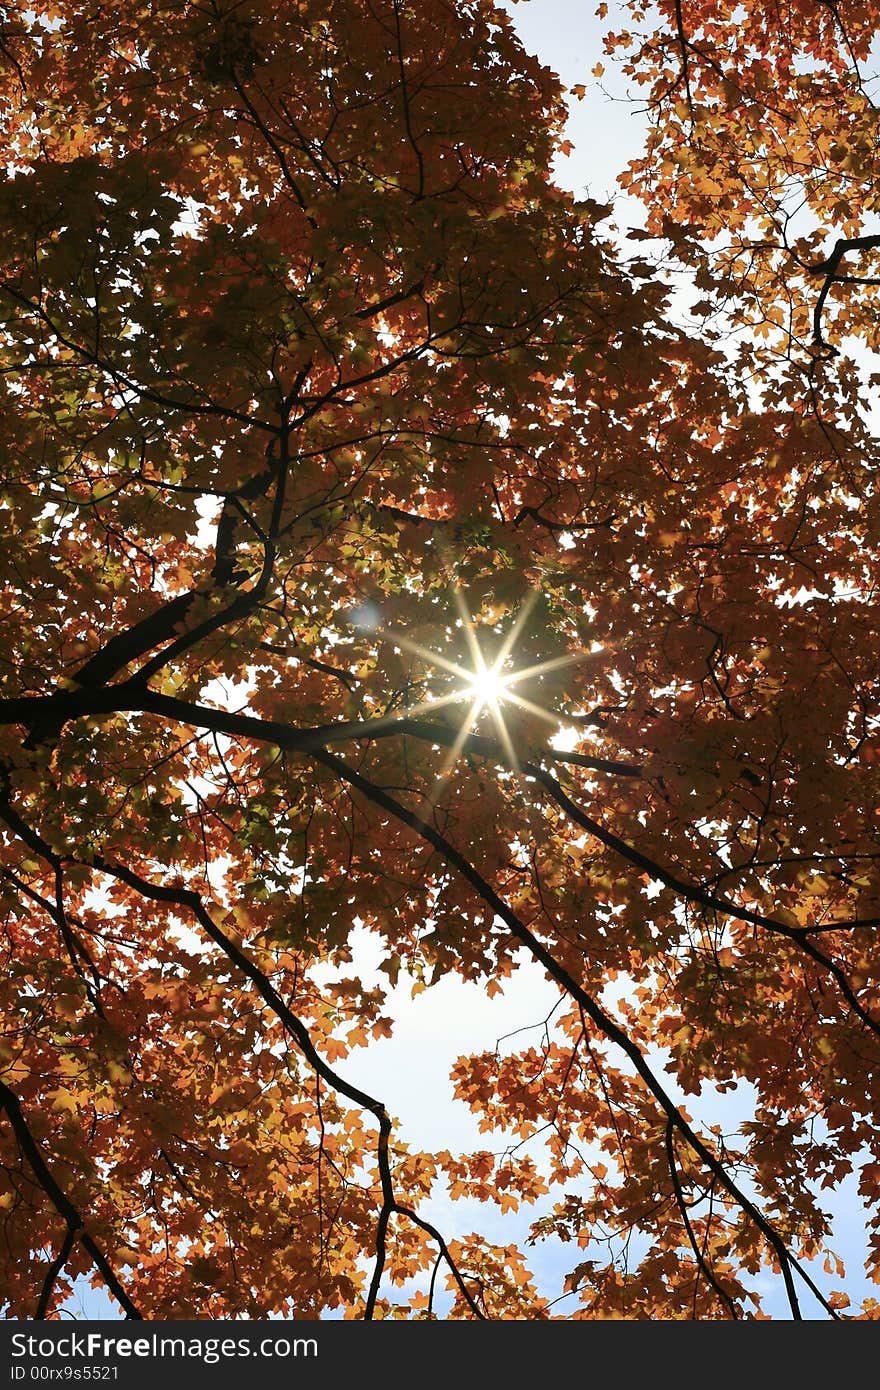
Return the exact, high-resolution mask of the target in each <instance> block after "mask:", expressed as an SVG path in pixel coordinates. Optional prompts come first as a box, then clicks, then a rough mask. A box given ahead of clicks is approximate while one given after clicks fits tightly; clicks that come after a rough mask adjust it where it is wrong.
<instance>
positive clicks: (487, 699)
mask: <svg viewBox="0 0 880 1390" xmlns="http://www.w3.org/2000/svg"><path fill="white" fill-rule="evenodd" d="M454 597H455V605H456V608H457V610H458V617H459V620H460V626H461V630H462V633H463V636H464V640H465V643H466V645H467V653H468V658H469V664H468V665H463V664H462V663H461V662H460V661H454V660H452V658H451V657H449V656H446V655H445V654H444V653H443V652H438V651H434V650H433V649H432V648H430V647H424V646H422V645H420V644H419V643H418V642H414V641H412V640H411V639H410V638H408V637H407V636H406V635H405V634H404V633H400V632H394V633H392V634H389V639H390V640H391V641H393V643H394V645H395V646H397V647H400V648H402V649H403V650H404V651H410V652H412V653H413V654H414V655H415V656H418V657H419V658H420V659H421V660H422V661H423V662H425V663H426V664H427V665H429V666H433V667H434V668H435V669H437V670H439V671H443V672H445V673H447V674H448V675H450V676H453V677H454V678H455V685H454V686H453V688H452V689H451V690H449V691H448V692H447V693H446V694H443V695H437V696H432V697H429V698H427V699H425V700H422V701H420V702H419V703H418V704H415V705H409V706H407V707H406V708H405V709H403V710H400V711H398V712H397V714H396V715H395V716H393V720H392V719H389V721H388V722H394V721H397V720H407V719H414V718H417V717H418V716H420V715H426V714H427V715H430V714H433V713H434V712H436V711H438V710H440V709H443V708H448V707H449V706H454V705H464V706H465V707H466V708H465V710H464V713H463V715H462V718H461V722H460V723H459V725H458V728H457V730H456V734H455V738H454V739H453V741H452V744H451V745H450V747H449V749H448V752H447V754H446V757H445V758H444V760H443V764H442V766H441V768H440V770H439V772H438V774H437V782H436V784H435V789H434V793H433V795H432V796H431V798H430V803H431V804H432V805H433V804H435V803H436V801H437V799H438V797H439V796H440V794H441V792H442V789H443V786H444V784H445V782H446V779H447V778H448V777H449V775H450V773H451V772H452V770H453V768H454V766H455V764H456V763H457V762H458V760H459V758H460V757H461V756H462V753H463V752H464V751H465V746H466V744H467V741H468V739H469V738H470V736H471V734H473V733H474V731H475V729H476V728H477V726H478V724H480V722H481V721H483V720H484V719H485V718H486V717H488V719H489V720H490V721H491V725H492V727H493V730H494V733H495V737H496V738H497V741H498V743H499V744H500V747H501V750H502V751H503V754H504V761H505V763H506V764H507V765H508V766H509V767H510V768H511V769H512V770H513V771H514V772H518V771H519V759H518V757H517V753H516V749H515V748H514V746H513V740H512V739H511V735H510V730H509V729H508V726H507V722H506V720H505V706H515V707H517V708H519V709H522V710H525V711H527V712H528V713H529V714H532V715H536V716H537V717H538V718H539V719H543V720H544V721H545V722H546V723H548V724H550V725H552V726H553V727H554V728H557V727H558V726H559V715H558V714H556V713H554V712H553V711H552V710H548V709H545V708H543V707H542V706H541V705H539V704H536V703H535V702H534V701H533V700H529V699H527V698H526V697H525V696H524V695H522V694H521V693H520V692H519V691H518V690H517V689H516V687H517V686H518V685H520V684H521V683H522V682H523V681H525V680H529V679H533V678H535V677H537V676H541V675H544V674H545V673H546V672H549V671H553V670H557V669H559V668H560V667H562V666H570V665H572V664H573V663H575V662H578V661H581V660H583V656H582V654H580V653H577V654H569V655H566V656H560V657H554V658H552V659H551V660H549V661H541V662H537V663H535V664H533V665H530V666H524V667H517V666H516V665H515V655H516V645H517V642H518V641H519V639H520V636H521V634H522V631H523V628H524V626H525V624H526V622H527V621H528V618H529V614H530V613H531V611H532V609H533V608H534V605H535V603H536V602H537V600H538V597H539V595H538V594H537V593H532V594H531V595H530V596H529V598H528V599H527V600H526V602H525V603H524V604H523V605H522V607H521V608H520V610H519V613H518V614H517V617H516V620H515V622H514V623H513V625H512V627H511V628H510V630H509V632H508V633H507V634H506V636H505V637H504V639H503V641H502V643H501V646H500V648H498V649H497V650H496V651H495V652H494V654H493V655H492V657H491V658H490V657H489V655H488V653H489V647H490V643H489V642H485V644H483V643H481V639H480V629H479V627H478V626H477V624H476V623H475V621H474V619H473V617H472V616H471V614H470V612H469V611H468V607H467V603H466V601H465V598H464V595H463V594H462V593H461V591H460V590H456V591H455V595H454ZM492 645H494V638H493V642H492Z"/></svg>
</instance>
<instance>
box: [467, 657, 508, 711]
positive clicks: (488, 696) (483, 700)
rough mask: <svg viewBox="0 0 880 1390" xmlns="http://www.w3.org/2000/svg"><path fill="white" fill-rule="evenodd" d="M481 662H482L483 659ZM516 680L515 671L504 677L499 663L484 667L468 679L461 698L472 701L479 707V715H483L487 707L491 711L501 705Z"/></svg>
mask: <svg viewBox="0 0 880 1390" xmlns="http://www.w3.org/2000/svg"><path fill="white" fill-rule="evenodd" d="M480 660H481V661H482V658H480ZM516 678H517V677H516V672H515V671H514V672H511V673H509V674H508V675H506V676H503V675H502V674H501V671H500V669H499V663H498V662H495V664H494V665H493V666H486V665H482V669H478V670H476V671H474V672H472V673H471V674H470V675H468V676H467V677H466V680H465V685H464V687H463V689H462V692H461V698H462V699H464V700H472V701H473V702H474V703H475V704H477V705H479V711H478V713H481V712H482V711H483V710H484V709H485V708H486V707H487V706H488V707H489V708H490V709H491V708H492V706H494V705H498V704H500V702H501V701H502V700H503V699H504V698H505V696H506V695H507V693H508V687H509V686H510V685H511V684H512V683H513V682H514V681H515V680H516Z"/></svg>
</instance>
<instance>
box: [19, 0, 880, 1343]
mask: <svg viewBox="0 0 880 1390" xmlns="http://www.w3.org/2000/svg"><path fill="white" fill-rule="evenodd" d="M603 8H604V7H603ZM629 9H630V10H631V12H632V14H631V19H630V20H627V23H630V25H631V27H630V28H629V29H627V30H626V31H624V30H622V29H621V28H620V22H618V23H617V24H616V25H615V33H614V34H612V35H610V36H609V38H608V40H607V48H608V51H609V54H610V55H611V58H610V61H614V62H620V63H622V64H623V67H624V71H625V73H626V74H627V75H628V77H629V79H630V80H631V81H632V82H633V84H635V85H636V86H637V87H639V88H640V90H641V91H642V92H643V93H644V95H645V98H646V104H647V109H648V113H649V131H648V143H647V147H646V151H645V156H644V159H643V160H640V161H636V163H634V164H633V165H632V166H631V167H630V168H629V169H628V170H626V171H622V173H623V183H624V185H625V186H626V187H628V188H630V189H631V190H632V191H634V192H636V193H637V194H638V195H639V196H640V197H641V198H642V199H643V200H644V202H645V205H646V222H645V228H644V231H641V232H636V233H634V234H632V236H631V240H630V241H629V242H623V243H621V242H620V240H619V239H615V237H614V234H613V229H612V228H611V224H610V223H609V220H608V219H609V214H610V211H611V210H610V208H609V207H608V206H606V205H601V204H599V203H597V202H595V201H593V200H591V199H589V198H585V199H580V200H579V199H576V198H575V197H573V196H571V195H570V194H569V193H567V192H565V191H564V190H562V189H561V188H560V187H558V186H557V185H556V183H555V182H554V180H553V177H552V174H551V167H552V161H553V159H554V155H555V154H556V153H558V151H559V149H560V147H561V146H562V144H563V141H564V130H563V128H564V123H565V117H566V105H565V96H566V93H565V92H564V90H563V88H562V87H561V85H560V83H559V81H558V80H557V79H556V78H555V77H554V75H553V74H552V73H551V72H549V71H548V70H547V69H546V68H544V67H542V66H541V65H540V64H539V63H538V62H537V61H536V60H535V59H534V58H532V57H530V56H529V55H528V54H527V53H526V52H525V51H524V49H523V47H522V45H521V44H520V42H519V40H518V39H517V37H516V33H515V30H514V28H513V25H512V22H511V20H510V18H509V16H508V15H507V14H506V13H504V12H503V11H501V10H498V9H496V8H495V7H494V6H493V5H492V4H491V3H489V0H456V2H455V3H453V0H344V3H343V0H323V3H321V4H318V3H316V0H297V3H296V4H294V3H293V2H292V0H273V3H271V4H270V3H268V0H237V3H234V2H233V0H206V3H199V4H196V3H188V2H187V0H163V2H162V3H159V4H156V3H151V4H149V5H148V4H145V3H142V0H132V3H131V4H130V5H128V6H126V7H124V8H122V9H117V10H114V11H113V12H112V13H111V12H110V11H109V10H108V9H107V7H105V6H103V5H100V4H97V3H94V0H88V3H86V0H57V2H56V0H49V3H46V4H44V5H40V6H36V7H32V6H31V5H30V4H27V5H25V4H23V3H21V0H10V3H9V4H8V5H7V7H6V9H5V10H4V18H3V27H2V31H0V53H2V65H3V66H2V85H0V123H2V129H3V136H4V138H5V143H6V149H7V163H6V166H5V172H4V173H3V175H2V178H0V228H2V236H0V358H2V387H0V390H2V395H3V416H2V431H3V449H2V454H0V485H2V499H3V500H2V519H3V523H4V525H3V544H2V547H0V584H2V594H3V600H2V605H0V633H2V642H0V685H2V692H0V829H2V835H0V915H2V922H3V931H2V936H0V953H2V961H3V967H4V968H3V972H2V977H0V996H2V1009H0V1017H2V1034H0V1107H2V1110H3V1112H4V1113H3V1123H2V1126H0V1213H2V1229H3V1247H2V1255H0V1266H2V1297H3V1299H4V1300H5V1306H6V1313H7V1316H11V1317H21V1318H34V1317H36V1318H43V1317H52V1316H57V1315H58V1310H59V1307H60V1306H61V1305H62V1303H63V1301H64V1299H65V1297H66V1296H67V1295H68V1294H69V1292H70V1290H71V1287H72V1282H73V1281H74V1280H75V1279H77V1278H78V1277H88V1278H90V1279H92V1280H93V1281H94V1282H95V1283H96V1284H100V1285H102V1286H103V1287H104V1288H106V1289H107V1290H108V1292H109V1293H110V1295H111V1296H112V1298H113V1299H114V1300H115V1301H116V1303H117V1304H118V1305H119V1307H120V1310H121V1312H122V1313H123V1314H125V1315H126V1316H128V1317H132V1318H135V1317H146V1318H166V1319H167V1318H193V1317H195V1318H232V1317H251V1318H258V1317H266V1316H268V1315H269V1314H273V1315H274V1314H278V1315H281V1316H285V1317H296V1318H316V1317H320V1316H322V1315H326V1314H327V1313H329V1312H339V1311H341V1312H342V1313H343V1314H344V1315H345V1316H348V1317H352V1318H367V1319H370V1318H378V1317H384V1318H388V1317H397V1318H417V1319H419V1318H422V1319H423V1318H430V1317H435V1316H443V1317H449V1318H462V1319H517V1318H529V1319H545V1318H565V1319H577V1318H619V1317H624V1318H667V1319H678V1318H698V1319H713V1318H740V1317H742V1318H752V1317H761V1316H765V1315H766V1313H765V1310H764V1307H763V1305H762V1302H761V1293H760V1281H759V1279H758V1276H759V1275H760V1274H761V1272H762V1271H765V1272H766V1271H775V1272H776V1274H777V1276H778V1279H779V1281H780V1284H781V1287H782V1289H783V1292H784V1299H785V1305H786V1308H787V1310H788V1313H789V1314H790V1316H792V1317H795V1318H799V1317H804V1316H808V1317H816V1316H823V1317H831V1318H841V1317H848V1316H863V1317H869V1318H870V1317H875V1316H877V1315H878V1306H877V1305H875V1304H873V1303H872V1302H871V1301H870V1300H868V1301H867V1302H865V1303H864V1304H863V1305H859V1306H858V1307H852V1306H849V1300H848V1297H847V1293H846V1273H845V1271H844V1269H843V1267H842V1266H841V1264H840V1261H839V1260H838V1258H837V1256H836V1254H835V1252H834V1250H833V1249H832V1248H831V1246H830V1244H829V1230H830V1218H829V1216H828V1212H827V1210H826V1207H827V1201H826V1198H827V1190H829V1189H830V1190H832V1191H833V1190H834V1189H836V1188H837V1187H838V1186H839V1185H840V1183H841V1182H842V1181H843V1180H844V1179H845V1178H846V1177H847V1176H848V1175H850V1174H853V1173H855V1172H857V1173H858V1183H859V1189H860V1191H861V1193H862V1196H863V1198H864V1201H865V1204H866V1207H867V1220H868V1224H869V1234H871V1236H872V1241H873V1243H872V1245H871V1252H872V1253H871V1256H870V1258H871V1259H872V1260H875V1261H880V1213H878V1207H877V1201H876V1196H877V1182H878V1175H880V1140H878V1135H880V1125H878V1113H877V1111H878V1103H880V1096H878V1089H877V1085H876V1075H877V1071H876V1068H877V1060H878V1035H880V951H878V948H877V942H876V937H877V929H878V926H880V871H878V869H880V865H878V855H880V820H878V814H880V813H878V805H880V797H878V790H880V788H878V774H880V708H878V697H880V687H878V650H880V640H878V637H880V633H878V624H880V605H878V604H877V603H876V591H877V587H878V582H880V573H878V565H880V545H878V541H880V526H878V520H880V518H878V497H877V489H876V483H875V476H874V475H875V471H876V467H877V462H878V459H877V445H876V439H875V435H874V432H873V431H872V428H871V415H870V405H871V395H870V393H871V391H872V389H873V387H874V386H875V385H876V380H875V379H873V378H871V377H870V355H869V353H868V352H866V349H871V348H872V346H873V345H874V343H875V340H876V326H875V325H876V307H877V299H876V296H877V286H878V284H880V254H878V252H880V234H878V232H877V227H878V225H880V224H877V222H876V220H874V221H872V218H874V219H876V213H877V210H878V209H877V198H878V187H880V183H878V158H880V154H878V151H880V143H878V139H877V121H878V118H877V110H876V107H875V105H874V103H873V101H872V99H871V87H870V82H869V76H868V73H869V68H870V48H871V44H872V42H873V40H874V39H875V35H876V32H877V29H878V26H880V10H878V7H877V6H876V4H874V3H873V2H872V3H869V4H866V3H864V0H838V2H837V3H832V0H822V3H814V0H803V2H802V0H793V3H791V4H790V5H788V6H787V7H785V8H780V6H778V5H777V4H768V3H764V0H742V3H733V0H659V3H657V4H656V5H655V6H653V7H651V8H650V9H648V8H646V7H644V6H642V5H641V4H640V3H639V0H632V3H631V4H630V6H629ZM610 22H611V21H610V20H609V23H610ZM587 83H588V75H587V74H585V84H587ZM594 93H595V87H594V86H593V84H592V82H591V81H590V82H589V85H585V87H584V88H583V89H575V91H574V93H573V94H571V93H570V94H569V99H576V98H577V97H578V96H580V98H581V99H582V100H587V101H589V100H591V99H593V97H594ZM598 110H599V108H598V105H597V131H598V130H599V122H600V120H601V116H600V115H599V114H598ZM669 271H672V272H673V276H672V279H670V275H669V274H668V272H669ZM676 284H682V285H685V286H686V289H685V293H684V298H685V299H686V301H687V303H686V305H685V307H682V305H681V303H679V299H680V298H681V296H676V295H675V294H674V292H673V291H674V288H675V285H676ZM355 925H362V926H363V927H365V928H366V929H368V930H369V931H370V932H371V933H373V934H374V937H375V938H376V939H378V940H379V941H380V942H381V953H380V960H381V963H380V978H381V979H382V980H383V981H384V982H385V983H384V984H380V985H376V984H374V983H370V982H368V981H365V980H364V978H362V976H361V975H359V973H358V970H357V963H356V961H355V962H353V960H352V931H353V928H354V926H355ZM523 959H531V960H532V961H533V962H535V963H536V964H537V965H538V966H540V967H541V969H542V970H543V971H544V972H546V975H547V977H548V979H549V980H550V981H551V982H552V984H553V987H554V989H555V990H556V991H557V992H558V1001H559V1002H558V1006H557V1009H556V1011H555V1012H554V1015H553V1018H552V1020H551V1021H550V1022H548V1025H547V1027H546V1028H545V1029H544V1030H543V1032H540V1031H539V1032H537V1033H534V1032H533V1033H528V1032H526V1033H524V1034H523V1035H522V1036H521V1037H517V1038H514V1039H513V1040H512V1042H511V1043H510V1044H508V1045H507V1046H506V1047H505V1048H499V1049H497V1050H496V1051H494V1052H479V1053H476V1054H474V1055H467V1056H462V1057H461V1058H460V1059H459V1060H458V1062H457V1063H456V1065H455V1068H454V1072H453V1078H452V1079H453V1083H454V1087H455V1093H456V1095H457V1097H458V1098H459V1099H460V1100H461V1101H462V1102H464V1103H465V1104H466V1105H468V1106H469V1107H471V1109H472V1110H473V1111H474V1113H475V1115H476V1116H477V1117H478V1118H479V1122H480V1125H481V1128H482V1129H483V1130H484V1131H485V1147H483V1148H481V1149H479V1150H477V1151H473V1152H470V1151H469V1152H464V1153H462V1152H459V1151H457V1150H454V1149H444V1150H440V1151H434V1152H421V1151H417V1150H416V1149H414V1148H413V1147H412V1146H409V1145H407V1143H406V1142H405V1140H404V1138H403V1136H402V1132H401V1129H402V1127H403V1128H405V1119H406V1117H405V1116H396V1115H392V1114H389V1113H388V1111H387V1110H386V1106H385V1101H384V1099H383V1096H382V1095H381V1094H378V1093H377V1094H372V1093H368V1092H367V1091H365V1090H363V1089H361V1087H360V1086H358V1085H355V1084H353V1082H352V1081H351V1080H350V1079H348V1076H347V1071H346V1066H347V1061H348V1059H349V1057H350V1054H351V1053H352V1052H353V1050H354V1049H358V1048H364V1047H366V1048H369V1046H370V1044H371V1042H372V1041H373V1040H375V1039H379V1038H381V1037H382V1036H383V1035H385V1034H386V1033H387V1032H388V1031H389V1029H391V1028H392V1027H393V1019H392V1018H391V1017H390V1016H389V1012H388V1007H387V997H386V996H387V991H388V989H389V988H390V986H391V985H393V984H394V983H395V982H396V981H397V980H398V978H401V979H406V980H408V981H410V982H411V984H412V989H413V990H414V991H422V990H426V989H430V988H431V987H432V986H433V985H435V984H436V983H437V982H438V981H439V980H443V979H446V978H448V977H458V978H460V979H462V980H464V981H471V982H475V983H477V984H478V985H480V987H481V988H483V989H484V990H485V991H486V992H487V993H488V994H489V995H492V994H495V993H497V992H498V991H500V990H503V988H504V985H505V982H506V981H507V980H508V979H509V978H510V976H511V974H512V972H513V971H514V970H515V969H516V968H517V964H518V963H519V962H520V961H522V960H523ZM533 1021H534V1020H524V1023H526V1022H533ZM710 1092H711V1093H712V1094H716V1095H719V1096H721V1097H723V1096H724V1095H725V1094H730V1093H733V1094H735V1095H736V1096H737V1097H739V1098H740V1099H741V1098H742V1097H745V1098H746V1100H747V1102H748V1110H749V1118H748V1119H747V1120H746V1121H744V1122H742V1123H739V1124H734V1125H732V1126H728V1127H725V1126H722V1125H721V1124H714V1123H713V1124H708V1123H701V1122H699V1121H698V1120H696V1119H694V1118H692V1115H691V1111H690V1110H689V1109H688V1105H689V1104H691V1098H694V1097H700V1096H701V1095H705V1094H707V1093H710ZM439 1103H440V1102H439V1101H438V1104H439ZM696 1108H697V1107H696V1105H695V1104H691V1110H695V1109H696ZM438 1191H442V1192H445V1193H446V1194H447V1196H448V1198H449V1201H450V1202H451V1203H452V1204H453V1205H452V1206H451V1208H450V1209H451V1210H452V1211H453V1212H454V1210H455V1208H454V1202H455V1200H456V1199H460V1198H461V1199H474V1198H476V1199H477V1200H478V1202H480V1203H482V1204H484V1208H485V1210H486V1211H488V1210H489V1208H490V1207H492V1208H493V1209H496V1208H497V1207H498V1206H500V1208H501V1210H502V1212H504V1213H506V1214H509V1215H508V1219H509V1220H510V1221H511V1222H512V1223H515V1235H514V1236H513V1237H512V1239H511V1241H510V1242H506V1243H501V1244H499V1243H498V1241H497V1239H495V1240H493V1239H491V1238H490V1236H489V1235H487V1234H486V1232H485V1231H483V1232H480V1231H479V1230H478V1231H476V1232H474V1233H473V1234H470V1235H467V1236H463V1235H462V1234H461V1233H460V1231H458V1232H456V1231H454V1230H453V1231H452V1232H451V1233H450V1232H449V1231H446V1230H444V1229H442V1228H441V1227H440V1225H438V1224H436V1223H435V1222H433V1221H432V1220H430V1219H428V1218H427V1217H426V1215H425V1205H426V1202H427V1201H428V1199H429V1197H430V1196H431V1194H432V1192H434V1193H436V1192H438ZM532 1207H534V1213H533V1215H532V1217H531V1218H530V1215H529V1213H530V1209H531V1208H532ZM469 1210H470V1208H469ZM493 1229H494V1227H493ZM512 1229H514V1227H512ZM542 1242H556V1243H557V1245H558V1246H559V1247H560V1248H562V1249H563V1252H565V1251H570V1252H571V1255H570V1259H569V1261H568V1265H567V1278H566V1281H565V1286H564V1289H561V1290H557V1291H556V1294H557V1295H558V1294H559V1293H565V1294H566V1296H565V1297H558V1296H554V1295H553V1294H551V1293H550V1292H548V1290H547V1289H546V1288H545V1287H543V1286H542V1283H541V1280H540V1279H539V1278H538V1277H537V1275H536V1273H535V1270H534V1268H533V1256H534V1252H535V1250H536V1249H540V1248H541V1243H542ZM823 1262H824V1270H823ZM876 1270H877V1265H876V1264H873V1265H870V1266H869V1272H871V1273H876ZM828 1274H831V1275H832V1276H833V1277H832V1278H831V1280H830V1281H829V1278H828ZM444 1300H445V1301H444Z"/></svg>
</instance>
